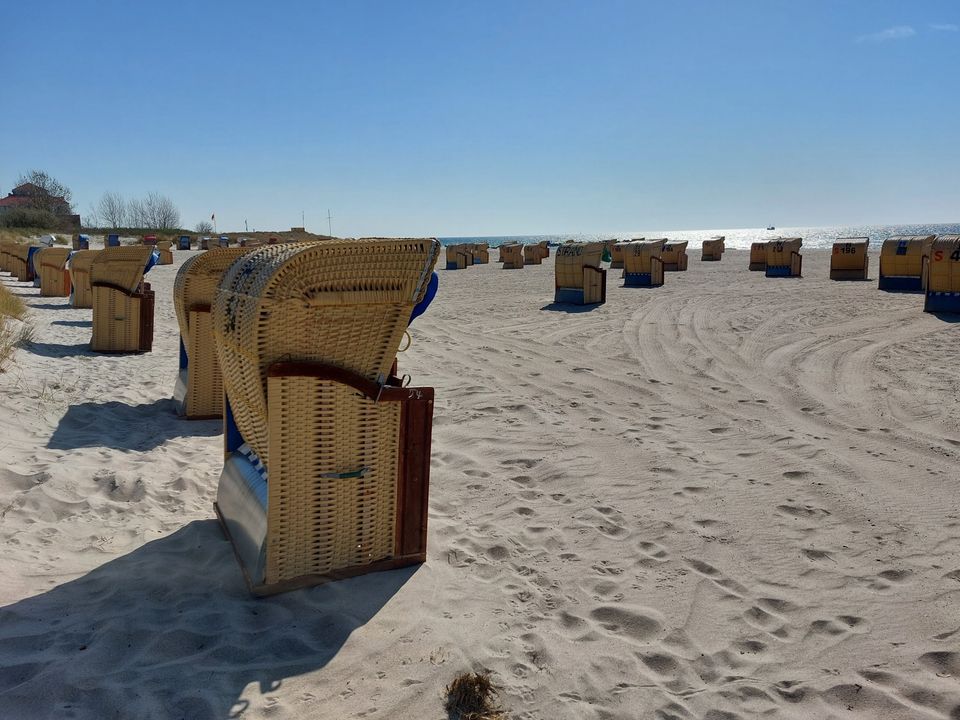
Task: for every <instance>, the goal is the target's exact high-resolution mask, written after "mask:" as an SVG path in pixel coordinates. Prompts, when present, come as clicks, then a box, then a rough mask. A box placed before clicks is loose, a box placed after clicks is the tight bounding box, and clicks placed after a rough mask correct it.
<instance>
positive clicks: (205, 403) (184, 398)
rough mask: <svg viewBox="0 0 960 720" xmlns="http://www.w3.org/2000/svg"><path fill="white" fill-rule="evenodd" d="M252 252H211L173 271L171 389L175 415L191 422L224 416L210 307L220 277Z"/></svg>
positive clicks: (231, 250)
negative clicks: (175, 365)
mask: <svg viewBox="0 0 960 720" xmlns="http://www.w3.org/2000/svg"><path fill="white" fill-rule="evenodd" d="M251 250H252V248H214V249H213V250H210V251H209V252H205V253H203V254H201V255H195V256H194V257H192V258H190V259H188V260H187V261H186V262H185V263H184V264H183V265H182V266H181V267H180V270H179V271H177V277H176V279H175V280H174V284H173V305H174V309H175V310H176V313H177V323H178V324H179V326H180V370H179V372H178V374H177V381H176V385H175V386H174V390H173V400H174V403H175V404H176V406H177V412H178V413H179V414H180V415H182V416H184V417H186V418H188V419H190V420H205V419H212V418H221V417H223V375H222V373H221V372H220V363H219V362H218V360H217V353H216V348H215V346H214V340H213V321H212V319H211V314H210V308H211V306H212V305H213V299H214V297H215V296H216V294H217V287H218V286H219V284H220V281H221V280H222V279H223V276H224V273H226V271H227V270H228V269H229V267H230V266H231V265H232V264H233V263H234V262H235V261H236V260H237V259H238V258H241V257H243V256H244V255H246V254H247V253H248V252H250V251H251Z"/></svg>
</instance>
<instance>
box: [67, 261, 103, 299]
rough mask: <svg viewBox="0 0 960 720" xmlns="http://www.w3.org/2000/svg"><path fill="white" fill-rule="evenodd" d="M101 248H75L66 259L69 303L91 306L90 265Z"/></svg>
mask: <svg viewBox="0 0 960 720" xmlns="http://www.w3.org/2000/svg"><path fill="white" fill-rule="evenodd" d="M101 252H103V251H102V250H77V251H76V252H75V253H73V254H72V255H70V259H69V260H68V261H67V270H68V272H69V273H70V304H71V305H72V306H73V307H75V308H92V307H93V287H92V286H91V285H90V266H91V265H92V264H93V261H94V259H95V258H96V257H97V255H99V254H100V253H101Z"/></svg>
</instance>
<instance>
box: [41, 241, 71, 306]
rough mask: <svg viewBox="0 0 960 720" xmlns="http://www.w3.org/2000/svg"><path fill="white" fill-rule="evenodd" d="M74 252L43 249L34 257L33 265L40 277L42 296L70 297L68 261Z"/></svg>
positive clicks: (68, 249) (61, 248)
mask: <svg viewBox="0 0 960 720" xmlns="http://www.w3.org/2000/svg"><path fill="white" fill-rule="evenodd" d="M72 252H73V251H72V250H71V249H70V248H66V247H49V248H42V249H40V250H38V251H37V253H36V255H34V259H33V265H34V267H35V268H36V270H37V274H38V275H39V277H40V295H42V296H43V297H69V295H70V271H68V270H67V260H68V259H69V258H70V253H72Z"/></svg>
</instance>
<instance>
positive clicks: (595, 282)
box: [553, 242, 607, 305]
mask: <svg viewBox="0 0 960 720" xmlns="http://www.w3.org/2000/svg"><path fill="white" fill-rule="evenodd" d="M602 256H603V243H600V242H594V243H567V244H565V245H561V246H560V247H558V248H557V261H556V265H555V267H554V273H555V277H556V288H555V290H554V294H553V301H554V302H555V303H571V304H573V305H599V304H602V303H605V302H606V301H607V271H606V270H604V269H603V268H602V267H601V266H600V258H601V257H602Z"/></svg>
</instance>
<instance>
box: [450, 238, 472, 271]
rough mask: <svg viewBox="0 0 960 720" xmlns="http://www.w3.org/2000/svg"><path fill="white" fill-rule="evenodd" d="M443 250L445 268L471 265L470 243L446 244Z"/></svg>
mask: <svg viewBox="0 0 960 720" xmlns="http://www.w3.org/2000/svg"><path fill="white" fill-rule="evenodd" d="M445 252H446V261H447V264H446V268H447V270H463V269H465V268H468V267H470V266H472V265H473V257H474V256H473V246H472V245H469V244H466V243H461V244H459V245H447V246H446V248H445Z"/></svg>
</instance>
